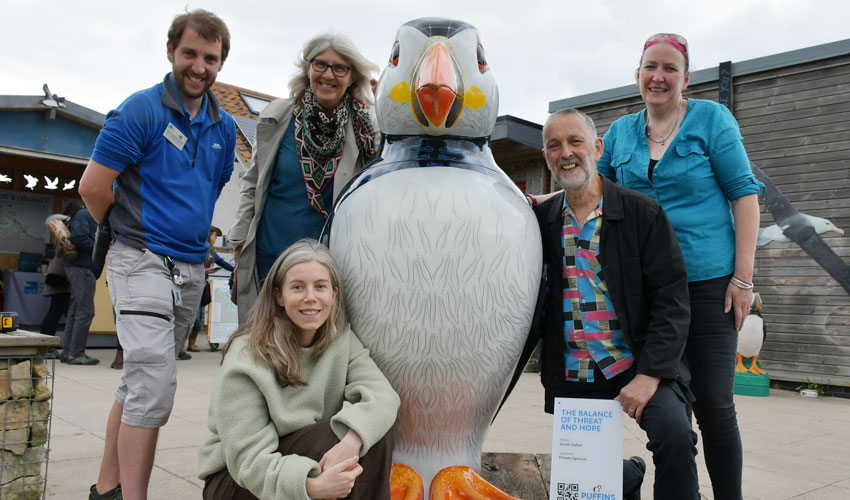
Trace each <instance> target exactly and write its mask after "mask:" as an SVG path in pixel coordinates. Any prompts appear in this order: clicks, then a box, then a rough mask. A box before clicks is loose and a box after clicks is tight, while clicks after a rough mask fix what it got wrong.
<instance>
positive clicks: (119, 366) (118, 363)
mask: <svg viewBox="0 0 850 500" xmlns="http://www.w3.org/2000/svg"><path fill="white" fill-rule="evenodd" d="M109 367H110V368H112V369H113V370H123V369H124V351H115V360H113V361H112V364H111V365H109Z"/></svg>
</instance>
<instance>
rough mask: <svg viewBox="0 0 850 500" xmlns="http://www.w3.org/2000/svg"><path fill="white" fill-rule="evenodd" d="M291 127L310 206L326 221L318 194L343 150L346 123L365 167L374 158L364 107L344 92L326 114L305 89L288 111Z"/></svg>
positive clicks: (372, 142)
mask: <svg viewBox="0 0 850 500" xmlns="http://www.w3.org/2000/svg"><path fill="white" fill-rule="evenodd" d="M292 115H293V121H294V124H295V149H296V150H297V151H298V159H299V161H300V163H301V171H302V173H303V174H304V182H305V183H306V185H307V198H308V199H309V200H310V205H311V206H312V207H313V208H315V209H316V211H317V212H319V213H320V214H322V215H323V216H324V217H325V218H326V219H327V218H328V212H327V210H326V209H325V202H324V200H323V199H322V191H323V190H324V189H325V188H326V187H327V185H328V183H330V181H331V179H333V177H334V173H336V169H337V167H338V166H339V160H340V158H342V152H343V150H344V148H345V129H346V127H347V126H348V120H349V119H350V120H351V123H352V126H353V127H354V137H355V139H356V142H357V149H358V150H359V151H360V155H361V156H362V158H363V164H364V165H365V164H367V163H369V162H370V161H372V159H374V158H375V154H376V151H375V136H374V129H373V127H372V122H371V120H370V119H369V113H368V109H367V107H366V104H364V103H362V102H360V101H358V100H357V99H354V98H353V97H351V95H350V94H348V93H347V92H346V94H345V96H344V97H343V100H342V102H341V103H340V105H339V106H337V107H336V109H334V110H333V112H331V113H330V115H328V114H326V113H325V111H324V109H323V108H322V106H321V105H320V104H319V102H318V101H317V100H316V97H315V96H314V95H313V91H312V90H311V89H310V88H309V87H307V90H306V91H305V92H304V96H303V97H302V98H301V100H300V101H299V102H298V103H297V104H296V105H295V106H294V107H293V109H292Z"/></svg>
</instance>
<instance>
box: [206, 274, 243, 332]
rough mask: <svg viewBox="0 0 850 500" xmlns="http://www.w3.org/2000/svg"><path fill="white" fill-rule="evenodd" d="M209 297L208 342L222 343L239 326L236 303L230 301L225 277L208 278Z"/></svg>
mask: <svg viewBox="0 0 850 500" xmlns="http://www.w3.org/2000/svg"><path fill="white" fill-rule="evenodd" d="M210 298H211V299H212V302H210V309H209V311H210V320H209V332H210V342H212V343H214V344H224V343H226V342H227V341H228V340H230V336H231V335H233V332H235V331H236V328H237V327H238V326H239V316H238V315H237V313H236V304H234V303H233V302H231V301H230V288H228V286H227V279H226V278H225V279H222V278H210Z"/></svg>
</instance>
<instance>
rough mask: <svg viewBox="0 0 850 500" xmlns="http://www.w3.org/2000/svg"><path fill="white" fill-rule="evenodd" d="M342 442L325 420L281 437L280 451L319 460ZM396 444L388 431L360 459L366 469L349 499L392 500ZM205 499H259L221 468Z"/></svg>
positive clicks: (206, 487) (208, 485) (209, 480)
mask: <svg viewBox="0 0 850 500" xmlns="http://www.w3.org/2000/svg"><path fill="white" fill-rule="evenodd" d="M337 443H339V439H337V437H336V434H334V433H333V431H332V430H331V425H330V422H329V421H328V420H322V421H321V422H317V423H315V424H313V425H310V426H307V427H305V428H303V429H301V430H299V431H296V432H293V433H292V434H289V435H286V436H284V437H282V438H280V444H279V446H278V449H277V451H278V452H279V453H282V454H284V455H292V454H295V455H301V456H304V457H309V458H312V459H313V460H315V461H317V462H318V461H319V460H321V458H322V455H324V454H325V452H326V451H328V450H329V449H331V448H332V447H333V446H334V445H336V444H337ZM392 456H393V446H392V438H391V437H390V435H389V433H388V434H387V435H386V436H384V438H383V439H381V440H380V441H378V442H377V443H375V446H373V447H372V448H370V449H369V452H368V453H366V454H365V455H364V456H362V457H360V461H359V462H358V463H359V464H360V466H361V467H363V473H362V474H360V476H359V477H358V478H357V480H356V481H354V488H352V489H351V493H349V494H348V496H347V497H345V498H346V499H348V500H390V470H391V468H392ZM203 498H204V500H257V497H255V496H254V495H252V494H251V492H250V491H248V490H246V489H245V488H242V487H241V486H239V485H238V484H236V481H234V480H233V477H232V476H231V475H230V473H229V472H228V471H227V469H226V468H225V469H222V470H220V471H218V472H216V473H215V474H213V475H211V476H208V477H207V478H206V484H205V485H204V493H203Z"/></svg>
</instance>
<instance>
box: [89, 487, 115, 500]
mask: <svg viewBox="0 0 850 500" xmlns="http://www.w3.org/2000/svg"><path fill="white" fill-rule="evenodd" d="M96 486H97V485H96V484H93V485H91V489H90V490H89V500H124V497H123V495H122V494H121V483H118V486H116V487H114V488H112V489H111V490H109V491H107V492H106V493H98V492H97V488H96Z"/></svg>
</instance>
